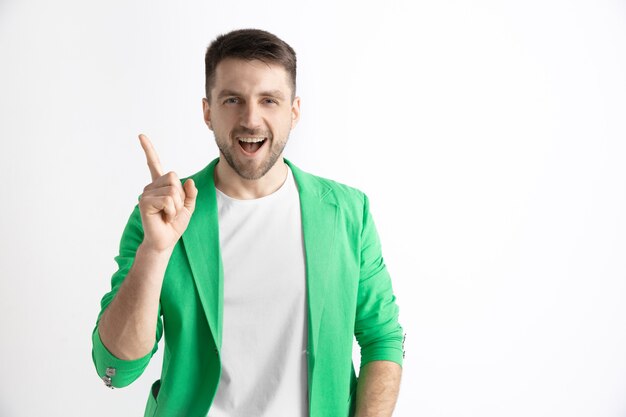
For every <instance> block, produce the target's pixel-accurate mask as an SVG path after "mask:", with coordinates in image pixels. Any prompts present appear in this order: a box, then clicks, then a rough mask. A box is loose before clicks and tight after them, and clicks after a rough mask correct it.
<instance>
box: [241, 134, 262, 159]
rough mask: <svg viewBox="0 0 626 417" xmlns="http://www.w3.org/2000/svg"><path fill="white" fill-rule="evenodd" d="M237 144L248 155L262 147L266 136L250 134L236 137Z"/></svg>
mask: <svg viewBox="0 0 626 417" xmlns="http://www.w3.org/2000/svg"><path fill="white" fill-rule="evenodd" d="M237 141H238V142H239V146H240V147H241V149H243V151H244V152H245V153H246V154H248V155H254V154H255V153H257V152H258V151H259V149H261V148H262V147H263V145H264V144H265V142H267V138H266V137H264V136H251V137H242V136H239V137H237Z"/></svg>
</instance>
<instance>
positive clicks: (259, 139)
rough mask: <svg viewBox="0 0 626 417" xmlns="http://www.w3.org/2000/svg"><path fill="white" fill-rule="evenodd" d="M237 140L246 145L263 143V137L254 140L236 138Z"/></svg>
mask: <svg viewBox="0 0 626 417" xmlns="http://www.w3.org/2000/svg"><path fill="white" fill-rule="evenodd" d="M237 139H239V140H240V141H241V142H247V143H257V142H263V141H264V140H265V138H264V137H256V138H242V137H238V138H237Z"/></svg>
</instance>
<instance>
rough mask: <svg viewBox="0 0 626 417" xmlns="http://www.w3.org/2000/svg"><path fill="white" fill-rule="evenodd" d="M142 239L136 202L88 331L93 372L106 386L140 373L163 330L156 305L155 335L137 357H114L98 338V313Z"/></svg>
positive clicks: (114, 291) (123, 383)
mask: <svg viewBox="0 0 626 417" xmlns="http://www.w3.org/2000/svg"><path fill="white" fill-rule="evenodd" d="M142 241H143V227H142V225H141V214H140V212H139V205H136V206H135V209H134V210H133V212H132V214H131V215H130V218H129V220H128V223H127V224H126V227H125V229H124V232H123V234H122V239H121V241H120V250H119V255H118V256H116V257H115V262H116V263H117V266H118V269H117V271H116V272H115V273H114V274H113V276H112V278H111V291H109V292H108V293H107V294H105V295H104V297H102V301H101V303H100V307H101V308H100V313H99V314H98V319H97V321H96V326H95V328H94V330H93V332H92V335H91V341H92V351H91V356H92V359H93V363H94V365H95V368H96V372H97V373H98V375H99V376H100V378H102V379H103V380H104V381H105V383H106V385H107V386H110V387H115V388H121V387H125V386H127V385H129V384H130V383H132V382H133V381H135V380H136V379H137V378H138V377H139V376H140V375H141V374H142V373H143V371H144V369H145V368H146V366H147V365H148V362H150V359H151V358H152V356H153V355H154V353H155V352H156V351H157V348H158V342H159V340H160V339H161V335H162V333H163V323H162V321H161V317H160V313H161V308H160V306H159V317H158V320H157V329H156V337H155V343H154V347H153V349H152V351H151V352H150V353H148V354H147V355H146V356H144V357H142V358H139V359H134V360H124V359H120V358H117V357H116V356H114V355H113V354H112V353H111V352H109V350H108V349H107V348H106V346H104V344H103V343H102V340H101V339H100V333H99V331H98V324H99V323H100V318H101V317H102V313H103V312H104V311H105V310H106V308H107V307H108V305H109V304H110V303H111V301H112V300H113V298H114V297H115V295H116V294H117V291H118V289H119V287H120V285H121V284H122V282H123V281H124V279H125V278H126V275H127V274H128V271H129V270H130V268H131V266H132V265H133V262H134V260H135V254H136V252H137V248H138V247H139V245H140V244H141V242H142Z"/></svg>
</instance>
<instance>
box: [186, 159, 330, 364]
mask: <svg viewBox="0 0 626 417" xmlns="http://www.w3.org/2000/svg"><path fill="white" fill-rule="evenodd" d="M284 161H285V163H286V164H287V165H288V166H289V168H291V171H292V173H293V176H294V179H295V181H296V185H297V187H298V192H299V196H300V210H301V217H302V233H303V239H304V249H305V262H306V281H307V299H308V312H309V346H310V348H311V349H312V352H310V353H311V354H314V352H315V351H316V347H317V338H318V334H319V329H320V323H321V317H322V312H323V309H324V300H325V298H326V297H325V296H324V295H325V291H326V284H327V282H328V276H327V275H328V274H327V273H326V272H327V268H328V264H329V263H328V259H329V258H330V254H331V253H332V251H333V247H334V244H335V230H336V226H337V216H338V209H337V200H336V197H335V195H334V193H333V192H332V189H331V188H330V187H329V186H328V185H326V184H325V183H323V182H322V181H321V180H320V179H319V178H317V177H315V176H313V175H311V174H308V173H306V172H304V171H302V170H300V169H299V168H298V167H296V166H295V165H294V164H293V163H291V162H290V161H288V160H287V159H284ZM218 162H219V158H216V159H214V160H213V161H211V162H210V163H209V165H207V166H206V167H205V168H204V169H202V170H201V171H199V172H198V173H196V174H194V175H192V176H191V177H189V178H193V180H194V182H195V183H196V187H197V188H198V196H197V198H196V208H195V210H194V213H193V215H192V217H191V220H190V222H189V226H188V227H187V230H185V232H184V233H183V236H182V242H183V246H184V250H185V252H186V253H187V257H188V260H189V265H190V266H191V271H192V274H193V277H194V281H195V283H196V287H197V289H198V294H199V297H200V301H201V303H202V307H203V309H204V312H205V314H206V318H207V322H208V324H209V327H210V328H211V332H212V334H213V337H214V338H215V343H216V346H218V347H221V344H222V314H223V294H224V270H223V265H222V257H221V254H220V240H219V226H218V216H217V196H216V192H215V179H214V171H215V165H216V164H217V163H218ZM184 181H186V179H184V180H183V182H184ZM313 359H314V357H313Z"/></svg>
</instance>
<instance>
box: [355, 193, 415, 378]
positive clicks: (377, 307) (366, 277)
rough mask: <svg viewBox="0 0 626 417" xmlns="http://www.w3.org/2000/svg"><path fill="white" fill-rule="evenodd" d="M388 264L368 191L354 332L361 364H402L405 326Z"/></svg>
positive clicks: (364, 205) (365, 201) (362, 233)
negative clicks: (385, 261) (371, 212)
mask: <svg viewBox="0 0 626 417" xmlns="http://www.w3.org/2000/svg"><path fill="white" fill-rule="evenodd" d="M398 312H399V309H398V305H397V304H396V297H395V296H394V294H393V290H392V286H391V278H390V276H389V273H388V272H387V267H386V266H385V263H384V260H383V257H382V252H381V246H380V240H379V237H378V233H377V231H376V227H375V225H374V221H373V219H372V216H371V214H370V211H369V200H368V198H367V196H365V195H364V204H363V226H362V229H361V262H360V277H359V288H358V296H357V310H356V320H355V328H354V334H355V336H356V339H357V342H358V343H359V346H360V347H361V367H362V366H363V365H365V364H366V363H368V362H371V361H377V360H386V361H392V362H396V363H397V364H399V365H400V366H402V360H403V358H404V352H403V342H404V336H403V330H402V327H401V326H400V323H399V322H398Z"/></svg>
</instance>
